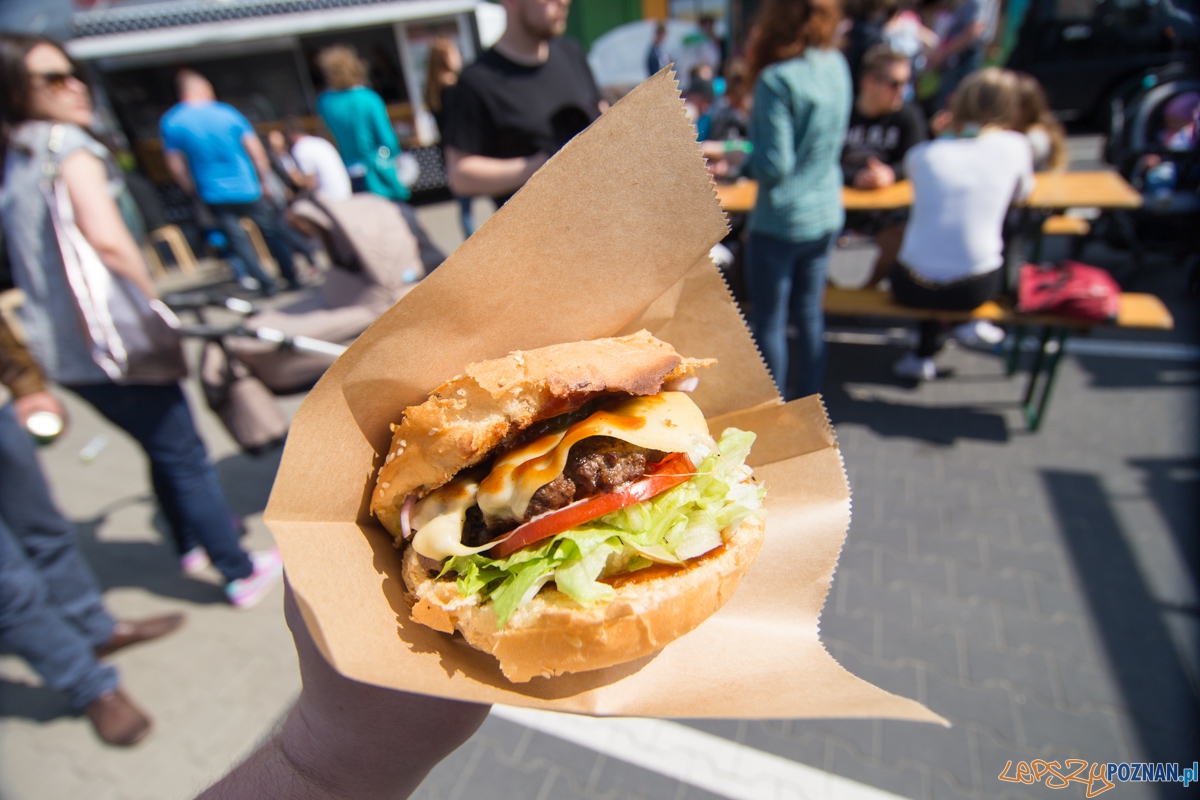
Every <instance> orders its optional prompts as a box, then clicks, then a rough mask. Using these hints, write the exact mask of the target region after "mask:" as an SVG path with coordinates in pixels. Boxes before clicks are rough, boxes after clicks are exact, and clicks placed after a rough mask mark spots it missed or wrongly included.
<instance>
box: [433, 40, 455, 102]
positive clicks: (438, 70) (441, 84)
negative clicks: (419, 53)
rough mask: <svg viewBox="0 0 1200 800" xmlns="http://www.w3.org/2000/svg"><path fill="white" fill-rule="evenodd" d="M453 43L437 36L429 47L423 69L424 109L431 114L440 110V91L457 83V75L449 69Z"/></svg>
mask: <svg viewBox="0 0 1200 800" xmlns="http://www.w3.org/2000/svg"><path fill="white" fill-rule="evenodd" d="M454 47H455V44H454V42H453V41H452V40H451V39H448V38H447V37H445V36H439V37H437V38H436V39H434V40H433V42H431V43H430V45H429V65H428V66H427V67H426V68H425V107H426V108H428V109H429V110H430V111H432V112H433V113H435V114H437V113H440V112H441V110H442V90H443V89H445V88H446V87H447V86H453V85H454V84H456V83H458V73H457V72H455V71H454V70H453V69H452V68H451V67H450V51H451V49H452V48H454Z"/></svg>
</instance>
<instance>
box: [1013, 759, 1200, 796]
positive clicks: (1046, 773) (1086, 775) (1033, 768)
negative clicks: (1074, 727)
mask: <svg viewBox="0 0 1200 800" xmlns="http://www.w3.org/2000/svg"><path fill="white" fill-rule="evenodd" d="M999 778H1000V780H1002V781H1008V782H1009V783H1039V782H1042V781H1045V784H1046V788H1047V789H1065V788H1067V787H1068V786H1070V785H1071V784H1073V783H1077V784H1079V785H1081V786H1083V787H1084V797H1096V796H1097V795H1101V794H1104V793H1105V792H1107V791H1108V790H1109V789H1112V788H1113V787H1114V786H1116V785H1117V784H1118V783H1182V784H1183V786H1184V788H1187V787H1188V786H1189V785H1190V784H1193V783H1196V782H1198V781H1200V762H1195V761H1193V762H1192V765H1191V766H1190V767H1184V768H1182V769H1181V768H1180V767H1179V765H1178V764H1162V763H1158V764H1155V763H1150V762H1146V763H1142V762H1133V763H1129V762H1122V763H1120V764H1115V763H1113V762H1111V761H1110V762H1108V763H1107V764H1101V763H1099V762H1095V763H1089V762H1087V761H1084V760H1083V759H1080V758H1068V759H1067V760H1066V761H1064V762H1062V763H1060V762H1058V761H1043V760H1042V759H1040V758H1039V759H1036V760H1034V761H1018V762H1017V765H1016V767H1013V762H1011V761H1009V762H1008V763H1006V764H1005V765H1004V769H1003V770H1002V771H1001V772H1000V775H999Z"/></svg>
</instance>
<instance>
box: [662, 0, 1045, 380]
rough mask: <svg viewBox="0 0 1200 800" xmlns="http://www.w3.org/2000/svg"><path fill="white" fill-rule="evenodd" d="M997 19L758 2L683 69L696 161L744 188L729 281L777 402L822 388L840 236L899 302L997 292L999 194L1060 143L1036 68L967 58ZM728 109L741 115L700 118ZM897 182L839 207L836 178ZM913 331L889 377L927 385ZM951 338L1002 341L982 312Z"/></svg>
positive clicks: (939, 10)
mask: <svg viewBox="0 0 1200 800" xmlns="http://www.w3.org/2000/svg"><path fill="white" fill-rule="evenodd" d="M997 14H998V4H997V3H994V2H988V1H987V0H961V1H960V2H957V3H954V2H950V3H946V2H921V3H906V2H901V0H864V1H863V2H861V3H858V4H857V5H853V6H851V5H850V4H847V7H846V8H845V9H843V8H842V6H841V5H840V3H839V2H838V0H800V2H767V3H764V4H763V6H762V9H761V11H760V16H759V18H758V22H757V24H756V25H755V27H754V28H753V29H752V30H751V32H750V35H749V37H748V40H747V42H746V44H745V49H744V54H743V56H742V57H741V58H733V59H731V60H730V61H729V62H728V63H727V64H726V65H725V73H724V75H720V74H718V75H717V76H716V78H715V79H714V78H712V77H710V76H708V75H705V74H703V72H702V71H701V70H697V69H693V70H692V73H691V75H690V76H689V77H690V80H689V81H688V85H687V88H686V89H685V97H686V98H687V101H688V103H689V105H690V106H693V107H694V108H695V112H694V113H696V115H697V129H698V133H699V135H700V137H701V139H705V140H706V141H704V142H703V143H702V148H703V150H704V152H705V154H706V155H707V156H708V157H709V159H710V169H711V170H712V172H713V173H714V175H715V176H717V177H718V178H731V177H736V176H745V177H749V178H753V179H754V180H756V181H757V182H758V199H757V203H756V206H755V208H754V209H753V211H752V212H751V213H750V215H749V219H748V220H747V223H746V232H745V236H744V240H745V250H744V253H745V258H744V282H745V289H746V295H747V298H748V300H749V305H750V308H749V319H750V325H751V329H752V330H753V332H754V335H755V337H756V339H757V341H758V344H759V346H760V348H761V350H762V352H763V356H764V358H765V360H766V362H767V365H768V367H769V368H770V370H771V373H772V375H773V376H774V378H775V381H776V384H777V385H778V387H779V390H780V392H781V393H782V394H783V395H784V396H785V397H786V398H788V399H791V398H796V397H802V396H804V395H808V394H812V393H814V392H816V391H818V390H819V389H820V386H821V379H822V376H823V374H824V363H825V344H824V313H823V311H822V301H823V295H824V290H825V286H826V283H827V271H828V265H829V259H830V254H831V252H832V250H833V248H835V247H836V246H837V243H838V242H839V241H845V240H846V238H847V237H852V236H860V237H867V238H870V239H872V240H873V241H874V242H875V244H876V245H877V246H878V256H877V258H876V260H875V263H874V265H873V269H872V272H871V275H870V277H869V278H868V280H867V282H866V285H867V286H868V287H874V286H878V285H881V284H883V283H884V282H887V283H889V284H890V286H891V290H892V292H893V294H894V296H895V298H896V300H897V302H900V303H902V304H907V305H913V306H919V307H925V308H940V309H948V310H949V309H953V310H969V309H972V308H975V307H977V306H979V305H980V304H982V303H983V302H985V301H987V300H988V299H990V298H991V297H993V296H994V295H995V294H997V293H998V292H999V291H1001V289H1002V288H1003V271H1002V266H1003V264H1004V252H1003V251H1004V241H1003V238H1002V232H1003V227H1004V223H1005V218H1006V215H1007V213H1008V209H1009V206H1010V205H1011V204H1012V203H1013V202H1014V201H1017V200H1019V199H1021V198H1022V197H1023V196H1024V195H1025V194H1027V193H1028V192H1029V191H1030V189H1031V187H1032V181H1033V173H1034V171H1035V170H1039V171H1040V170H1047V169H1061V168H1063V167H1064V166H1065V162H1066V146H1065V136H1064V133H1063V128H1062V126H1061V125H1060V124H1059V122H1058V121H1057V120H1056V119H1055V118H1054V116H1053V114H1051V113H1050V111H1049V109H1048V105H1047V102H1046V97H1045V94H1044V92H1043V91H1042V89H1041V87H1040V85H1039V84H1038V82H1037V81H1036V80H1035V79H1034V78H1032V77H1031V76H1029V75H1018V74H1015V73H1012V72H1009V71H1006V70H1002V69H998V68H995V67H987V68H985V67H983V63H984V57H985V54H986V52H987V49H988V46H989V43H990V42H991V41H992V38H993V36H994V35H995V31H996V29H997V19H996V18H997ZM659 46H660V45H659V44H658V43H657V42H656V44H655V47H659ZM654 52H655V51H654V50H652V51H651V55H654ZM647 66H648V67H649V66H651V64H649V63H648V64H647ZM726 78H727V79H726ZM714 83H715V84H716V85H717V86H718V87H720V88H722V89H723V92H721V93H718V96H717V97H715V98H713V96H712V95H713V93H712V90H711V87H712V86H713V85H714ZM743 87H746V88H743ZM748 87H752V89H750V88H748ZM729 115H734V116H737V117H739V118H740V119H741V120H742V123H743V124H742V126H741V127H739V126H737V125H722V126H721V127H720V130H717V129H716V126H715V124H709V121H710V120H711V121H712V122H713V123H715V121H716V120H717V119H719V118H721V117H722V116H729ZM931 136H932V137H933V138H931ZM901 179H908V180H909V181H911V183H912V186H913V194H914V199H913V204H912V207H911V209H895V210H888V211H871V212H862V211H859V212H853V213H850V214H848V215H847V214H844V213H843V210H842V189H843V187H853V188H855V189H860V190H876V189H884V188H886V187H888V186H890V185H892V184H894V183H895V182H896V181H898V180H901ZM920 333H921V335H920V342H919V344H918V346H917V348H916V349H915V350H914V351H913V352H911V353H908V354H906V355H905V356H904V357H903V358H902V359H901V360H900V361H898V362H897V363H896V364H895V365H894V371H895V373H896V374H897V375H899V376H901V377H903V378H906V379H914V380H934V379H935V378H936V377H937V366H936V364H935V362H934V360H933V357H934V355H935V354H936V353H937V350H938V348H939V346H940V341H941V339H942V338H943V331H942V330H941V327H940V326H939V325H938V324H936V323H930V324H925V325H922V326H921V332H920ZM955 333H956V334H957V335H958V336H960V337H961V338H964V339H967V340H969V341H972V342H987V343H989V344H995V343H998V342H999V341H1000V340H1001V339H1002V337H1003V331H1001V330H1000V329H999V328H996V327H995V326H992V325H990V324H988V323H983V322H980V323H972V324H970V325H965V326H961V327H960V328H959V329H958V330H956V331H955Z"/></svg>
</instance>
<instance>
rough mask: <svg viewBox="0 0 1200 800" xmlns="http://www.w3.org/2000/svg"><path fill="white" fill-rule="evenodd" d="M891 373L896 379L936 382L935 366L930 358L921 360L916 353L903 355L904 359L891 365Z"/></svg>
mask: <svg viewBox="0 0 1200 800" xmlns="http://www.w3.org/2000/svg"><path fill="white" fill-rule="evenodd" d="M892 373H893V374H894V375H895V376H896V377H898V378H907V379H909V380H913V381H933V380H937V364H935V363H933V359H932V358H921V357H919V356H918V355H917V354H916V353H905V354H904V358H902V359H900V360H899V361H897V362H896V363H895V364H893V365H892Z"/></svg>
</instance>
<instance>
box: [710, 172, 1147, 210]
mask: <svg viewBox="0 0 1200 800" xmlns="http://www.w3.org/2000/svg"><path fill="white" fill-rule="evenodd" d="M912 197H913V195H912V184H911V183H909V182H908V181H897V182H896V183H894V184H892V185H891V186H888V187H886V188H884V189H854V188H851V187H849V186H847V187H845V188H843V189H842V204H843V205H844V206H845V207H846V210H847V211H884V210H887V209H893V208H906V207H907V206H910V205H912ZM757 198H758V184H757V183H756V182H755V181H752V180H746V179H743V180H740V181H737V182H736V183H727V184H719V185H718V186H717V199H719V200H720V201H721V206H722V207H723V208H724V209H725V211H726V212H728V213H730V214H744V213H746V212H749V211H750V210H751V209H753V208H754V202H755V200H756V199H757ZM1141 204H1142V196H1141V195H1140V194H1138V192H1137V190H1135V189H1134V188H1133V187H1132V186H1130V185H1129V183H1128V182H1127V181H1126V180H1125V179H1124V178H1122V177H1121V175H1120V174H1119V173H1117V172H1113V171H1110V170H1096V171H1088V172H1039V173H1038V174H1037V175H1036V176H1035V180H1034V187H1033V193H1032V194H1030V196H1029V198H1028V199H1027V200H1025V202H1023V203H1021V205H1022V206H1024V207H1026V208H1041V209H1047V210H1053V211H1062V210H1065V209H1068V208H1103V209H1129V208H1138V207H1140V206H1141Z"/></svg>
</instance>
